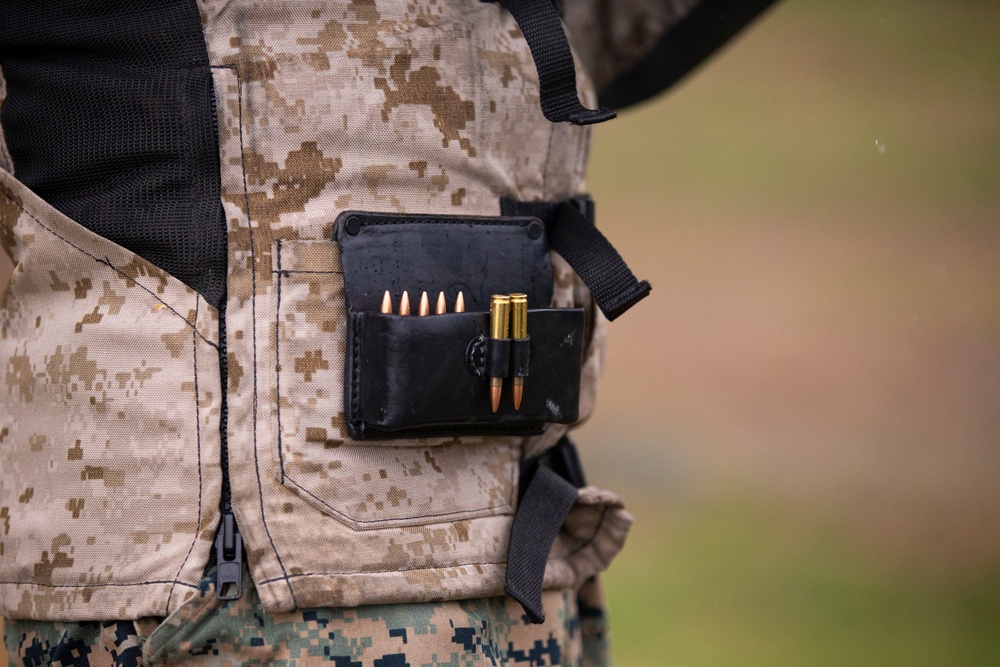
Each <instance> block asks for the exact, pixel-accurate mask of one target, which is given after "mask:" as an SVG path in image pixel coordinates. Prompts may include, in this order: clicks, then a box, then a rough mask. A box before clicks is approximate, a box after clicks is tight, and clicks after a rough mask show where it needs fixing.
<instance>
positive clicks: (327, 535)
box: [201, 0, 631, 613]
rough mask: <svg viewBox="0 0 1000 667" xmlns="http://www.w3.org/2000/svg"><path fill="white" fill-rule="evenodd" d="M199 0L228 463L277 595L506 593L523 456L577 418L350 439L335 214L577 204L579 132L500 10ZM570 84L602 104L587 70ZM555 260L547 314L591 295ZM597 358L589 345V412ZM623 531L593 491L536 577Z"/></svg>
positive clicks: (268, 598) (588, 564) (576, 574)
mask: <svg viewBox="0 0 1000 667" xmlns="http://www.w3.org/2000/svg"><path fill="white" fill-rule="evenodd" d="M201 7H202V17H203V22H204V28H205V35H206V39H207V43H208V52H209V56H210V59H211V61H212V62H213V63H214V65H215V67H214V70H213V72H214V78H215V93H216V98H217V100H218V104H217V106H218V111H219V136H220V151H221V160H220V165H221V170H222V190H223V199H224V202H225V210H226V215H227V218H228V221H229V239H230V244H229V249H230V256H229V272H230V273H229V296H228V304H227V313H226V322H227V328H228V331H227V334H228V350H229V369H230V381H229V387H228V389H229V392H228V399H229V406H228V411H229V413H228V414H229V447H230V461H231V468H230V474H231V479H232V485H233V502H234V507H235V512H236V516H237V521H238V523H239V525H240V527H241V530H242V532H243V537H244V541H245V543H246V547H247V550H248V553H249V556H250V565H251V570H252V573H253V578H254V581H255V582H256V585H257V589H258V592H259V594H260V596H261V599H262V602H263V605H264V607H265V608H266V609H267V610H268V611H270V612H272V613H276V612H281V611H289V610H291V609H293V608H295V607H300V608H301V607H313V606H325V605H338V606H353V605H358V604H372V603H393V602H401V601H430V600H440V599H461V598H470V597H488V596H496V595H500V594H502V592H503V577H504V568H505V562H506V552H507V538H508V535H509V532H510V526H511V521H512V516H513V513H514V511H515V509H516V508H515V506H514V505H515V499H516V492H517V462H518V461H519V460H520V459H521V458H522V456H523V455H525V453H526V452H535V451H540V450H542V449H544V448H545V447H548V446H551V445H553V444H555V442H556V441H557V440H558V438H559V437H560V436H561V435H562V433H563V432H564V429H561V428H553V429H550V432H549V433H547V434H546V436H544V437H543V438H539V439H535V440H530V441H526V440H525V439H523V438H519V437H490V438H460V439H455V438H436V439H435V438H431V439H422V440H406V441H382V442H367V441H366V442H364V443H356V442H353V441H351V440H350V439H349V438H348V434H347V432H346V429H345V427H344V417H343V382H344V381H343V377H344V376H343V373H344V371H343V355H344V349H345V337H346V333H345V331H344V326H345V323H346V321H345V307H344V295H343V290H344V287H343V276H342V275H341V274H340V268H339V263H338V262H337V254H338V252H337V249H336V247H335V246H334V244H333V243H332V242H331V240H330V239H331V234H332V226H333V221H334V220H335V218H336V217H337V215H338V214H339V213H340V212H341V211H343V210H347V209H359V210H370V211H396V212H414V213H429V214H434V213H442V214H455V213H463V214H470V215H497V214H498V212H499V200H500V198H501V197H502V196H505V195H507V196H514V197H517V198H520V199H528V200H530V199H565V198H567V197H570V196H572V195H575V194H577V193H579V192H580V191H581V190H582V188H583V170H584V165H585V162H586V157H587V149H588V146H589V141H590V129H589V128H584V127H576V126H572V125H568V124H553V123H550V122H548V121H547V120H546V119H545V118H544V117H543V116H542V113H541V111H540V109H539V105H538V82H537V75H536V72H535V66H534V62H533V61H532V59H531V54H530V51H529V49H528V47H527V44H526V43H525V41H524V39H523V37H522V36H521V34H520V31H519V30H518V29H517V25H516V23H515V22H514V20H513V19H512V18H511V17H510V15H509V14H507V12H506V11H505V10H503V9H502V8H501V7H500V6H499V5H496V4H490V3H481V2H478V1H477V2H470V1H468V0H420V1H417V2H410V3H399V2H388V1H376V0H333V1H328V2H319V3H308V2H306V3H300V2H294V3H291V2H267V3H261V2H256V1H252V0H235V1H225V2H224V1H221V0H207V1H206V2H203V3H202V5H201ZM581 92H582V94H583V97H584V98H585V100H586V101H587V102H588V103H590V104H593V103H594V102H595V100H594V94H593V90H592V88H591V86H590V85H589V84H588V83H587V81H586V78H585V77H581ZM556 264H557V276H556V290H555V297H554V299H555V301H556V302H557V304H558V305H562V306H570V305H580V306H583V307H585V308H590V305H591V304H590V298H589V295H588V294H587V293H586V291H585V290H584V289H582V288H581V286H580V285H579V284H578V281H577V280H576V278H575V276H574V275H573V274H572V272H570V271H569V270H568V267H566V266H565V264H564V263H561V261H558V260H557V262H556ZM596 329H597V330H598V331H600V332H602V334H603V324H601V325H598V326H597V327H596ZM602 354H603V335H599V336H597V337H595V338H594V339H593V343H592V344H591V346H590V350H589V354H588V359H587V362H586V365H587V374H586V377H587V385H586V388H585V390H584V395H585V401H584V403H585V404H584V406H582V407H584V408H585V410H584V411H583V412H582V414H583V415H586V414H588V411H589V408H590V406H591V405H592V396H593V394H592V392H593V380H594V379H595V378H596V375H597V373H598V372H599V368H600V362H601V357H602ZM630 523H631V517H629V516H628V514H626V513H625V512H624V510H622V509H621V503H620V501H619V500H618V498H617V497H615V496H614V495H612V494H609V493H607V492H602V491H599V490H597V489H593V488H587V489H584V491H583V492H582V493H581V500H580V503H579V507H578V508H577V509H576V510H574V512H573V514H572V515H571V516H570V519H569V521H568V522H567V529H566V530H565V531H564V533H563V535H562V536H561V537H560V539H559V540H558V542H557V544H556V547H555V550H554V553H553V559H552V562H551V563H550V565H549V567H548V569H547V572H546V580H545V581H546V585H547V586H548V587H553V588H565V587H576V586H579V585H580V584H581V583H582V582H583V581H584V580H585V579H587V578H588V577H590V576H592V575H594V574H596V573H597V572H598V571H600V570H601V569H603V568H604V567H605V566H606V565H607V563H608V561H609V560H610V558H611V557H612V556H613V555H614V553H616V552H617V551H618V549H619V548H620V547H621V544H622V542H623V540H624V537H625V534H626V533H627V531H628V527H629V525H630Z"/></svg>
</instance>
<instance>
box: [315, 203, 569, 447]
mask: <svg viewBox="0 0 1000 667" xmlns="http://www.w3.org/2000/svg"><path fill="white" fill-rule="evenodd" d="M334 234H335V238H336V240H337V242H338V243H339V245H340V251H341V261H342V264H343V272H344V287H345V292H346V299H347V307H348V330H347V353H346V364H345V392H344V395H345V409H344V412H345V419H346V421H347V427H348V431H349V432H350V434H351V437H352V438H354V439H357V440H361V439H373V438H407V437H429V436H440V435H484V434H508V435H531V434H537V433H540V432H542V430H544V428H545V424H546V423H549V422H556V423H572V422H575V421H576V420H577V418H578V414H579V401H580V374H581V363H582V358H583V350H584V340H583V338H584V312H583V310H582V309H578V308H573V309H569V308H567V309H553V308H549V307H548V306H549V303H550V301H551V298H552V266H551V263H550V260H549V254H548V251H549V248H548V241H547V238H546V235H545V233H544V229H543V227H542V225H541V223H540V222H539V221H538V220H537V219H535V218H532V217H516V216H504V217H469V216H423V215H396V214H384V213H364V212H356V211H348V212H345V213H343V214H341V215H340V217H339V218H338V219H337V224H336V225H335V231H334ZM404 290H406V291H407V292H408V295H409V299H410V301H411V304H412V308H413V309H412V311H411V314H410V315H407V316H403V315H399V314H394V313H389V314H386V313H381V312H379V309H380V305H381V302H382V298H383V294H384V293H385V292H386V291H389V292H390V294H391V295H392V303H393V306H394V308H393V310H394V311H396V308H397V307H398V305H399V303H400V299H401V296H402V293H403V291H404ZM460 291H461V292H462V294H463V297H464V300H465V306H466V310H465V312H462V313H456V312H454V304H455V300H456V297H457V295H458V293H459V292H460ZM422 292H427V294H428V296H429V297H430V302H431V304H432V308H433V304H434V303H435V302H436V299H437V295H438V293H439V292H444V294H445V299H446V302H447V304H448V307H447V312H446V313H444V314H439V315H438V314H429V315H426V316H419V315H418V314H417V303H418V301H419V298H420V294H421V293H422ZM519 292H520V293H524V294H527V296H528V309H529V310H528V317H527V323H528V337H527V338H525V339H521V340H512V339H492V338H490V337H489V333H490V315H489V312H488V311H489V304H490V297H491V295H493V294H511V293H519ZM397 312H398V311H397ZM490 377H500V378H502V379H503V381H504V391H503V393H502V398H501V403H500V407H499V409H498V410H497V412H496V413H494V412H493V411H492V409H491V404H490V390H489V378H490ZM514 377H523V378H525V380H524V383H525V384H524V387H525V388H524V400H523V402H522V404H521V406H520V409H519V410H515V409H514V405H513V402H512V398H511V390H510V387H511V383H512V379H513V378H514Z"/></svg>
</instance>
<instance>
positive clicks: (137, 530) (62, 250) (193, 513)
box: [0, 170, 221, 619]
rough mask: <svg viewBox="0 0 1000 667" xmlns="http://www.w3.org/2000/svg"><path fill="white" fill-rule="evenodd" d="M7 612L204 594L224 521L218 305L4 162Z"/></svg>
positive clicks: (67, 614) (80, 609) (120, 609)
mask: <svg viewBox="0 0 1000 667" xmlns="http://www.w3.org/2000/svg"><path fill="white" fill-rule="evenodd" d="M0 246H2V251H3V252H4V253H6V254H7V256H8V257H9V258H10V260H11V263H12V265H13V267H14V269H13V273H12V275H11V276H10V284H9V287H8V289H7V291H6V293H5V294H4V297H3V302H2V307H0V354H2V358H3V361H4V372H3V391H0V452H2V457H3V468H2V473H0V615H3V616H14V617H22V618H50V619H69V618H81V617H97V616H104V617H112V618H114V617H120V618H128V617H129V616H130V615H131V612H132V610H133V609H138V610H142V609H144V608H146V607H148V606H149V604H150V601H151V600H157V601H159V602H158V603H157V604H158V606H159V607H161V608H166V607H169V606H172V605H177V604H179V602H180V600H181V599H182V598H184V597H186V596H188V595H191V594H193V593H194V592H195V591H196V590H197V583H198V581H199V579H200V578H201V576H202V573H203V572H204V568H205V563H206V561H207V559H208V555H209V554H208V541H209V540H211V538H212V534H213V531H214V529H215V524H217V523H218V503H219V486H220V475H219V451H220V450H219V440H220V436H219V410H220V399H221V396H220V391H219V355H218V338H219V336H218V319H217V318H218V313H216V312H214V310H213V309H212V308H211V307H210V306H208V305H207V304H206V303H205V302H204V300H203V299H202V298H201V297H200V296H199V295H198V294H197V293H195V292H193V291H192V290H191V289H189V288H188V287H186V286H185V285H183V284H181V283H180V282H178V281H177V280H175V279H174V278H172V277H171V276H169V275H167V274H165V273H163V272H162V271H160V270H159V269H156V268H155V267H153V266H152V265H151V264H149V263H147V262H146V261H144V260H142V259H141V258H139V257H137V256H135V255H133V254H132V253H131V252H128V251H126V250H123V249H122V248H120V247H118V246H116V245H114V244H111V243H109V242H107V241H106V240H104V239H102V238H100V237H98V236H96V235H94V234H93V233H91V232H89V231H88V230H86V229H84V228H83V227H81V226H79V225H77V224H76V223H74V222H73V221H71V220H69V219H68V218H66V217H65V216H63V215H62V214H61V213H59V212H57V211H56V210H55V209H53V208H52V207H50V206H49V205H47V204H46V203H44V202H43V201H41V200H40V199H38V197H36V196H35V195H34V194H33V193H32V192H31V191H29V190H28V189H27V188H25V187H24V186H23V185H21V184H20V183H18V182H17V181H15V180H14V179H13V178H12V177H11V176H10V175H9V174H8V173H7V172H6V171H2V170H0Z"/></svg>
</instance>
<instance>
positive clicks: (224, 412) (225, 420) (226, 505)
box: [219, 303, 233, 513]
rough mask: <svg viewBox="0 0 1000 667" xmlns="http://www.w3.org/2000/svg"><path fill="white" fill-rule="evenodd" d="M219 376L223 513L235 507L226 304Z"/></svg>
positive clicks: (221, 322) (221, 311)
mask: <svg viewBox="0 0 1000 667" xmlns="http://www.w3.org/2000/svg"><path fill="white" fill-rule="evenodd" d="M219 376H220V381H221V382H220V383H221V384H222V406H221V410H220V413H219V430H220V437H221V441H220V450H221V461H220V464H221V466H222V497H221V499H220V501H219V506H220V508H221V509H222V512H223V513H227V512H231V511H232V508H233V499H232V491H231V489H230V486H229V435H228V431H229V399H228V393H229V353H228V351H227V349H226V305H225V303H223V304H222V307H221V308H220V309H219Z"/></svg>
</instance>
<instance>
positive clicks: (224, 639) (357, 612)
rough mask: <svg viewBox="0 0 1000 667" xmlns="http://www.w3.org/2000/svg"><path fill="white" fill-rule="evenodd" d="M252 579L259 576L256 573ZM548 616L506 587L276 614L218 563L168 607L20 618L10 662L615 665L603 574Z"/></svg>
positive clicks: (11, 628) (10, 625)
mask: <svg viewBox="0 0 1000 667" xmlns="http://www.w3.org/2000/svg"><path fill="white" fill-rule="evenodd" d="M244 581H249V577H248V576H247V577H246V578H245V579H244ZM543 602H544V608H545V615H546V620H545V623H544V624H541V625H531V624H529V623H528V621H527V618H526V616H525V615H524V613H523V611H522V610H521V608H520V606H519V605H518V604H517V603H516V602H514V601H513V600H511V599H510V598H505V597H496V598H485V599H476V600H461V601H454V602H426V603H413V604H391V605H372V606H366V607H356V608H337V609H299V610H295V611H293V612H289V613H284V614H277V615H273V616H272V615H268V614H266V613H265V612H264V611H263V609H262V607H261V605H260V598H259V597H258V595H257V592H256V590H254V588H253V586H252V585H249V586H246V588H245V589H244V595H243V597H242V598H241V599H239V600H235V601H229V602H224V601H220V600H218V599H217V598H216V596H215V585H214V576H213V575H212V574H211V573H210V574H209V575H208V576H206V577H205V578H204V579H203V580H202V582H201V585H200V587H199V590H198V594H197V595H196V596H194V597H193V598H191V599H190V600H188V601H187V602H185V603H184V605H182V606H181V607H180V608H179V609H178V610H177V611H175V612H174V613H173V614H171V615H170V616H168V617H167V618H149V619H139V620H137V621H92V622H76V623H58V622H45V621H25V620H11V621H8V622H7V623H6V624H5V632H4V641H5V643H6V646H7V652H8V656H9V660H10V664H11V665H29V666H32V667H34V666H36V665H50V664H51V665H63V666H67V667H68V666H70V665H73V666H82V667H88V666H89V667H96V666H98V665H102V666H103V665H109V666H113V667H132V666H138V665H174V664H177V665H181V664H185V665H188V664H190V665H264V664H276V665H285V666H288V667H292V666H301V665H320V664H328V665H329V664H332V665H333V666H334V667H444V666H447V667H466V666H472V665H476V666H478V665H483V666H489V667H497V666H503V667H521V666H523V667H542V666H547V665H560V666H562V667H570V666H572V667H606V666H607V665H608V664H609V661H608V655H607V628H606V620H605V618H606V617H605V613H604V609H603V603H602V596H601V591H600V586H599V583H598V582H597V580H591V581H590V582H588V583H587V584H585V585H584V586H583V588H581V589H580V590H579V591H546V592H545V593H544V595H543Z"/></svg>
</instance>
